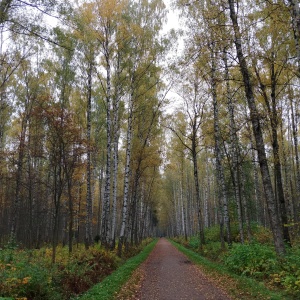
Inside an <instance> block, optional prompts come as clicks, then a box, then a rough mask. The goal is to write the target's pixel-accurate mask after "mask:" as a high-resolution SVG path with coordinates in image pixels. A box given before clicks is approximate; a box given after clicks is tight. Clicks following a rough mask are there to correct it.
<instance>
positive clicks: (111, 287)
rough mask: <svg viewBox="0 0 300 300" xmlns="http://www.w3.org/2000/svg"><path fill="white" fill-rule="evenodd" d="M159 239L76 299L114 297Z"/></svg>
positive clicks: (105, 298)
mask: <svg viewBox="0 0 300 300" xmlns="http://www.w3.org/2000/svg"><path fill="white" fill-rule="evenodd" d="M156 243H157V240H154V241H153V242H151V243H150V244H149V245H147V246H146V247H145V248H144V249H143V250H142V251H141V252H140V253H139V254H138V255H136V256H134V257H132V258H130V259H128V260H127V261H126V262H125V263H124V264H123V265H122V266H121V267H119V268H118V269H117V270H116V271H114V272H113V273H112V274H111V275H109V276H107V277H106V278H105V279H104V280H103V281H101V282H100V283H98V284H96V285H94V286H93V287H92V288H91V289H89V290H88V291H87V292H86V293H85V294H84V295H83V296H81V297H78V298H76V299H80V300H96V299H97V300H98V299H101V300H109V299H114V297H115V296H116V295H117V293H118V292H119V291H120V289H121V287H122V286H123V285H124V284H125V283H126V281H127V280H128V279H129V278H130V276H131V275H132V273H133V272H134V270H135V269H136V268H137V267H138V266H139V265H140V264H141V263H142V262H143V261H145V259H146V258H147V257H148V255H149V254H150V252H151V251H152V250H153V248H154V246H155V244H156Z"/></svg>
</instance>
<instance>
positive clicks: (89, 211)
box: [85, 62, 93, 249]
mask: <svg viewBox="0 0 300 300" xmlns="http://www.w3.org/2000/svg"><path fill="white" fill-rule="evenodd" d="M92 70H93V64H92V63H91V62H89V68H88V74H87V75H88V82H87V111H86V136H87V143H88V147H87V165H86V189H87V190H86V217H85V247H86V249H87V248H88V247H89V246H90V245H91V244H92V240H93V238H92V218H93V204H92V192H91V113H92V112H91V110H92Z"/></svg>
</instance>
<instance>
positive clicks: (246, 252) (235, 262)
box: [224, 243, 277, 279]
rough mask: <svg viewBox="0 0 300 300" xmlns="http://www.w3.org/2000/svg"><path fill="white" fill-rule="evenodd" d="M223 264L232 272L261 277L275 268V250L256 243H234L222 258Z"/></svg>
mask: <svg viewBox="0 0 300 300" xmlns="http://www.w3.org/2000/svg"><path fill="white" fill-rule="evenodd" d="M224 263H225V265H226V266H227V267H228V268H229V269H230V270H231V271H233V272H234V273H236V274H242V275H248V276H252V277H255V278H258V279H260V278H263V277H264V276H268V275H270V274H272V273H274V272H275V271H276V270H277V269H276V266H277V260H276V254H275V251H274V250H273V249H272V248H271V247H269V246H266V245H261V244H257V243H250V244H235V245H233V247H232V249H230V251H229V253H228V254H227V255H226V256H225V258H224Z"/></svg>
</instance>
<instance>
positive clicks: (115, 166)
mask: <svg viewBox="0 0 300 300" xmlns="http://www.w3.org/2000/svg"><path fill="white" fill-rule="evenodd" d="M120 76H121V70H120V54H118V61H117V92H116V95H115V99H114V104H113V118H114V119H113V129H114V132H113V138H114V140H113V201H112V224H111V245H110V247H111V249H114V248H115V244H116V225H117V224H116V223H117V193H118V167H119V136H120V124H119V107H120V97H121V79H120Z"/></svg>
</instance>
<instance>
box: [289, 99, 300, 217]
mask: <svg viewBox="0 0 300 300" xmlns="http://www.w3.org/2000/svg"><path fill="white" fill-rule="evenodd" d="M290 106H291V119H292V120H291V121H292V137H293V142H294V152H295V161H296V199H300V160H299V144H298V127H297V119H296V118H297V114H296V112H295V106H296V105H294V102H293V100H292V98H291V97H290ZM299 210H300V204H299V200H298V202H297V203H296V211H299ZM296 215H297V214H296ZM298 220H299V216H297V221H298Z"/></svg>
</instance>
